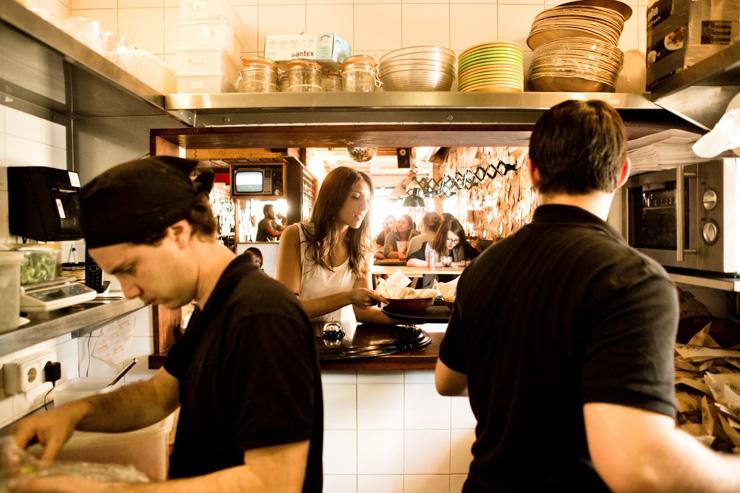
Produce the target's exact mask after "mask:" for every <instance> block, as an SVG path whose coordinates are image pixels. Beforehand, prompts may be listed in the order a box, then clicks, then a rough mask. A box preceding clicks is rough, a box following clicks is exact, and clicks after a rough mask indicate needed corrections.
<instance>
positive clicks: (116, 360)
mask: <svg viewBox="0 0 740 493" xmlns="http://www.w3.org/2000/svg"><path fill="white" fill-rule="evenodd" d="M134 320H135V317H133V316H128V317H125V318H121V319H119V320H116V321H115V322H113V323H110V324H108V325H106V326H105V327H103V329H102V330H101V331H100V336H99V337H98V342H97V343H95V347H94V348H93V351H92V357H93V358H96V359H99V360H101V361H103V362H105V363H107V364H109V365H111V366H118V365H120V364H121V363H123V361H125V360H127V359H129V358H131V356H130V354H131V345H132V344H133V340H134V339H133V333H134Z"/></svg>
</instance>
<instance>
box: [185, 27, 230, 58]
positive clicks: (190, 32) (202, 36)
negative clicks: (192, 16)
mask: <svg viewBox="0 0 740 493" xmlns="http://www.w3.org/2000/svg"><path fill="white" fill-rule="evenodd" d="M193 48H196V49H197V48H216V49H222V50H225V51H227V52H229V53H240V52H241V44H240V43H239V40H237V38H236V35H235V34H234V28H233V27H232V26H231V25H230V24H229V23H227V22H225V21H181V22H180V47H179V50H178V51H183V50H189V49H193Z"/></svg>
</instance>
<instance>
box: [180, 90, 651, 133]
mask: <svg viewBox="0 0 740 493" xmlns="http://www.w3.org/2000/svg"><path fill="white" fill-rule="evenodd" d="M566 99H600V100H604V101H607V102H609V103H610V104H612V105H613V106H615V107H616V108H618V109H620V111H623V112H627V113H630V112H641V113H643V114H653V115H657V114H659V113H662V111H661V108H660V107H659V106H657V105H655V104H654V103H652V102H650V101H649V100H648V99H647V98H646V97H645V96H644V95H642V94H624V93H554V92H524V93H519V94H503V93H498V94H491V93H459V92H373V93H351V92H333V93H267V94H246V93H221V94H171V95H169V96H166V97H165V107H166V108H167V110H168V111H169V112H171V113H174V114H175V115H176V116H177V117H178V118H181V119H188V118H190V121H191V123H192V124H193V126H234V125H261V126H268V125H305V124H319V123H321V124H325V125H331V124H335V125H336V124H372V125H378V124H384V125H394V124H395V125H400V124H438V123H441V124H477V123H483V124H498V125H504V124H509V125H529V124H533V123H534V122H535V121H536V120H537V118H538V117H539V116H540V115H541V114H542V112H544V111H545V110H547V109H548V108H550V107H552V106H554V105H556V104H558V103H560V102H562V101H565V100H566Z"/></svg>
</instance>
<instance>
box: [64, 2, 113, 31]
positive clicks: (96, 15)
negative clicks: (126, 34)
mask: <svg viewBox="0 0 740 493" xmlns="http://www.w3.org/2000/svg"><path fill="white" fill-rule="evenodd" d="M71 13H72V15H74V16H75V17H87V18H88V19H95V20H96V21H98V22H100V24H101V25H102V26H103V29H104V30H106V31H110V32H114V33H118V11H117V10H116V9H115V8H112V9H111V8H94V9H79V10H72V11H71Z"/></svg>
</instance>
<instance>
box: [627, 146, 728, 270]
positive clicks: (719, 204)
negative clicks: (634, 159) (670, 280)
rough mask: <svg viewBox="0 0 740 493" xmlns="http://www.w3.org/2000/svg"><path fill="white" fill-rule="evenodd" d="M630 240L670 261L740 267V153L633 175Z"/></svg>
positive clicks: (683, 264) (667, 263) (629, 201)
mask: <svg viewBox="0 0 740 493" xmlns="http://www.w3.org/2000/svg"><path fill="white" fill-rule="evenodd" d="M623 194H624V195H623V201H622V204H623V211H622V212H623V215H622V217H623V220H624V222H625V228H624V231H625V234H626V238H627V241H628V242H629V244H630V245H631V246H633V247H635V248H637V249H638V250H640V251H642V252H643V253H645V254H647V255H648V256H650V257H652V258H654V259H655V260H657V261H658V262H660V263H661V264H663V265H664V266H667V267H680V268H686V269H695V270H701V271H707V272H716V273H724V274H730V275H734V276H737V275H738V273H740V159H737V158H725V159H715V160H712V161H707V162H703V163H698V164H689V165H683V166H678V167H677V168H676V169H675V170H673V169H672V170H665V171H655V172H650V173H644V174H640V175H637V176H634V177H632V178H630V179H629V180H628V181H627V183H626V185H625V187H624V189H623Z"/></svg>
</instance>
